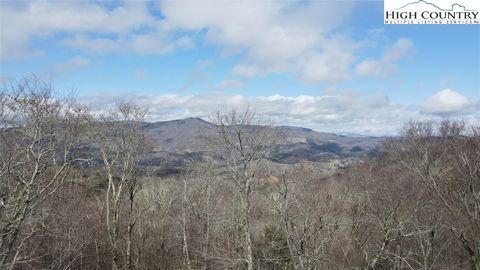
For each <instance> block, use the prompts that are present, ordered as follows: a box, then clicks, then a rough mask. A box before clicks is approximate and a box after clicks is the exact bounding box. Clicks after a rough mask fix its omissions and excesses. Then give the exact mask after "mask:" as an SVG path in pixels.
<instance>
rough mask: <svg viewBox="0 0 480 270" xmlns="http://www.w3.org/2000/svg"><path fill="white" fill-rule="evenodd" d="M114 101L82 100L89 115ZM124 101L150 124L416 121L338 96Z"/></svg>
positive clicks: (378, 98)
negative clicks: (227, 114)
mask: <svg viewBox="0 0 480 270" xmlns="http://www.w3.org/2000/svg"><path fill="white" fill-rule="evenodd" d="M115 100H118V97H116V96H101V97H89V98H83V99H82V100H81V101H82V102H84V103H86V104H89V105H90V106H91V107H92V109H93V110H104V109H105V108H108V107H109V105H111V104H113V102H114V101H115ZM129 100H131V101H134V102H137V103H138V104H141V105H145V106H148V107H149V108H150V112H151V116H150V119H149V121H161V120H172V119H179V118H185V117H206V116H209V115H211V114H212V113H214V112H215V111H229V110H232V109H237V110H242V109H245V108H246V107H247V106H251V107H252V108H253V109H254V110H255V111H256V112H257V114H259V115H262V116H266V117H268V118H270V119H271V120H273V121H274V122H275V123H277V124H281V125H294V126H303V127H309V128H313V129H316V130H319V131H331V132H357V133H366V134H393V133H396V132H397V131H398V130H399V129H400V127H401V126H402V125H403V123H404V122H406V121H408V120H409V119H410V118H415V119H421V118H422V117H423V116H422V115H420V113H419V112H418V111H415V110H412V109H411V108H409V107H406V106H401V105H399V104H395V103H392V102H391V101H390V100H389V99H388V98H387V97H386V96H383V95H374V96H362V95H360V94H359V93H356V92H341V93H339V94H336V95H321V96H309V95H300V96H283V95H272V96H260V97H248V96H243V95H236V94H225V93H215V94H205V95H179V94H163V95H153V94H152V95H144V96H141V95H131V96H130V95H129Z"/></svg>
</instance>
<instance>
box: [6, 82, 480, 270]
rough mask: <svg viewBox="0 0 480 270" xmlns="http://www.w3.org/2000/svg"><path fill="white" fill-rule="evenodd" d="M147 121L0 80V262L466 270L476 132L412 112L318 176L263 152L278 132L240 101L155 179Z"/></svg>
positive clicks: (478, 144)
mask: <svg viewBox="0 0 480 270" xmlns="http://www.w3.org/2000/svg"><path fill="white" fill-rule="evenodd" d="M147 115H148V108H142V107H138V106H136V105H132V104H128V103H119V104H118V105H117V106H116V108H115V110H111V111H109V112H105V113H102V114H98V113H93V112H90V111H89V110H88V109H86V108H83V107H82V106H81V105H78V104H76V102H75V100H74V99H73V98H72V99H58V98H55V97H54V95H53V91H52V87H51V84H50V83H48V82H43V81H39V80H32V79H27V80H22V81H20V82H18V83H15V84H13V85H7V86H4V87H3V88H2V91H1V92H0V128H1V129H0V268H1V269H166V270H170V269H188V270H190V269H248V270H253V269H272V270H273V269H278V270H280V269H310V270H313V269H394V270H400V269H423V270H429V269H472V270H480V127H479V126H470V125H468V124H465V123H462V122H458V121H445V122H440V123H431V122H428V123H427V122H416V121H412V122H409V123H406V125H405V128H404V129H403V131H402V132H401V136H399V137H396V138H390V139H385V140H384V141H383V144H382V147H381V150H380V151H379V153H378V155H377V156H376V157H374V158H370V159H365V160H364V161H363V162H357V163H356V164H353V165H351V166H349V167H348V168H344V169H339V170H337V171H336V172H335V173H333V174H327V175H326V174H324V173H322V172H321V171H320V170H318V169H317V167H316V164H315V163H312V162H299V163H297V164H294V165H291V166H288V167H282V168H280V167H278V166H273V165H272V163H271V162H267V158H268V155H269V151H270V150H271V147H269V146H271V145H272V144H274V143H275V141H276V140H277V141H280V140H282V135H281V134H272V132H271V129H269V128H268V127H269V124H268V123H266V122H262V121H260V120H259V119H260V118H261V117H260V118H259V117H258V116H255V114H254V113H253V112H252V111H251V110H247V109H246V110H245V111H244V112H228V113H218V114H216V115H212V117H211V120H212V121H213V122H214V123H215V124H216V129H215V133H214V134H215V136H209V137H207V138H203V139H204V143H205V148H206V149H209V151H210V155H209V158H204V159H202V161H201V162H192V163H191V164H190V165H189V167H188V170H186V171H185V172H183V173H181V174H176V175H173V176H158V175H157V174H156V173H155V170H156V168H155V167H154V166H146V165H142V164H140V162H139V160H140V157H142V156H143V155H145V153H148V152H149V151H151V149H152V147H153V146H152V142H151V141H149V140H148V139H146V137H145V136H144V134H143V128H142V127H143V125H142V123H144V119H145V117H146V116H147ZM199 135H201V134H199Z"/></svg>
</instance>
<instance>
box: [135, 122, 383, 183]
mask: <svg viewBox="0 0 480 270" xmlns="http://www.w3.org/2000/svg"><path fill="white" fill-rule="evenodd" d="M215 127H216V126H215V124H213V123H210V122H207V121H204V120H202V119H200V118H186V119H180V120H173V121H164V122H155V123H145V124H144V129H145V133H146V136H147V138H148V139H149V140H150V141H152V142H153V144H154V146H155V147H154V151H153V152H152V153H149V154H148V155H146V156H145V158H144V160H143V163H144V165H150V166H159V167H162V168H163V171H162V170H160V173H161V174H169V173H175V172H177V171H180V170H181V169H182V167H183V166H184V165H185V163H186V162H187V161H189V160H200V159H202V158H203V157H205V156H206V155H208V143H207V138H214V137H215V136H216V135H215V134H216V133H215ZM272 132H273V133H272V134H280V136H279V137H280V138H279V140H278V142H277V143H275V144H274V145H270V146H269V147H270V149H269V150H270V151H269V152H270V154H269V157H268V159H269V160H270V161H271V162H272V163H276V164H295V163H298V162H301V161H307V162H319V163H328V162H332V161H335V162H336V164H337V163H338V164H348V163H350V162H353V161H354V160H360V159H364V158H367V157H369V156H373V155H375V154H376V152H377V150H378V147H379V146H380V142H381V140H382V138H380V137H366V136H355V137H352V136H343V135H336V134H333V133H325V132H316V131H314V130H311V129H308V128H301V127H291V126H274V127H272Z"/></svg>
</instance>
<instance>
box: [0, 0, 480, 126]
mask: <svg viewBox="0 0 480 270" xmlns="http://www.w3.org/2000/svg"><path fill="white" fill-rule="evenodd" d="M444 2H448V0H444ZM0 8H1V10H0V22H1V25H0V30H1V32H0V38H1V40H0V41H1V51H0V52H1V54H0V57H1V62H0V65H1V66H0V76H1V80H2V81H3V82H4V83H5V82H9V81H11V80H18V79H21V78H23V77H25V76H28V75H29V74H33V73H34V74H37V75H38V76H41V77H45V78H52V80H53V83H54V85H55V87H56V90H57V92H58V94H59V95H62V94H66V93H72V92H74V93H75V95H76V96H77V97H78V98H79V100H80V102H83V103H85V104H87V105H88V106H90V107H91V108H92V110H99V111H101V110H104V109H105V108H107V107H108V106H111V104H112V103H113V102H115V100H118V99H125V100H131V101H133V102H137V103H140V104H142V105H145V106H149V107H151V116H150V120H151V121H156V120H169V119H175V118H183V117H190V116H195V117H197V116H198V117H206V116H208V115H209V114H211V113H212V112H214V111H216V110H229V109H242V108H245V107H246V106H251V107H253V108H254V109H255V110H256V111H257V112H258V113H259V114H262V115H266V116H267V117H269V118H271V119H273V120H274V121H275V122H277V123H278V124H287V125H297V126H305V127H311V128H314V129H316V130H321V131H332V132H358V133H365V134H392V133H395V132H396V131H398V130H399V128H400V127H401V126H402V124H403V123H404V122H405V121H408V120H410V119H418V120H441V119H444V118H460V119H464V120H466V121H471V122H475V123H478V122H479V120H480V26H479V25H384V24H383V1H349V0H344V1H320V0H316V1H294V0H292V1H273V0H262V1H254V0H230V1H225V0H215V1H213V0H199V1H186V0H183V1H155V2H147V1H115V2H106V1H86V0H85V1H8V0H7V1H1V2H0Z"/></svg>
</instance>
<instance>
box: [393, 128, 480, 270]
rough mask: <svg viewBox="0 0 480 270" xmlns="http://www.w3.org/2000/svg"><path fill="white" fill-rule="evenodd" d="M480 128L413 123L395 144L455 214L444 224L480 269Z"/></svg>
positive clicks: (408, 166) (402, 157) (400, 157)
mask: <svg viewBox="0 0 480 270" xmlns="http://www.w3.org/2000/svg"><path fill="white" fill-rule="evenodd" d="M479 130H480V129H479V128H478V127H468V126H466V124H465V123H463V122H452V121H443V122H441V123H439V124H435V123H425V122H410V123H408V124H407V125H406V127H405V130H404V132H403V135H404V138H405V139H404V140H402V141H401V142H398V143H397V144H394V148H391V149H389V150H390V152H392V153H394V154H395V155H396V157H397V159H398V160H399V161H400V162H401V164H402V165H403V166H404V168H405V169H407V170H409V171H411V172H413V173H414V174H415V175H416V176H417V177H418V180H419V181H420V182H421V183H422V184H423V187H424V188H425V189H426V190H427V191H428V192H429V194H430V195H431V196H433V197H434V198H436V199H437V201H438V203H439V204H440V205H442V208H443V209H444V210H445V211H447V212H448V213H449V215H450V218H449V219H448V220H447V221H446V224H444V226H447V228H448V229H449V230H450V232H451V234H452V235H453V236H454V237H455V238H456V239H457V241H459V243H460V244H461V246H462V247H463V249H464V251H465V252H466V254H468V257H469V260H470V265H471V268H472V269H475V270H479V269H480V131H479ZM442 212H443V211H442Z"/></svg>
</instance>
